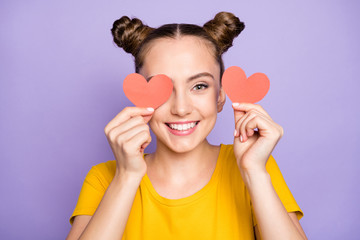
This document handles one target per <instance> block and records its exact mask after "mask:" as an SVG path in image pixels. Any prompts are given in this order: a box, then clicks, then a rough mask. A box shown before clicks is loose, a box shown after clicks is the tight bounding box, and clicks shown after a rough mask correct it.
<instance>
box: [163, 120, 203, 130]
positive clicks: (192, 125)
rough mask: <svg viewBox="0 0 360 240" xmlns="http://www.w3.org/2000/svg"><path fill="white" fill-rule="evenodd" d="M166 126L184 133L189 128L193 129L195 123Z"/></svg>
mask: <svg viewBox="0 0 360 240" xmlns="http://www.w3.org/2000/svg"><path fill="white" fill-rule="evenodd" d="M168 125H169V127H170V128H172V129H175V130H179V131H186V130H189V129H190V128H193V127H195V125H196V123H195V122H192V123H186V124H168Z"/></svg>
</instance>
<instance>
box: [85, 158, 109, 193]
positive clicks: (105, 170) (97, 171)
mask: <svg viewBox="0 0 360 240" xmlns="http://www.w3.org/2000/svg"><path fill="white" fill-rule="evenodd" d="M115 170H116V161H115V160H111V161H107V162H102V163H99V164H97V165H94V166H92V167H91V169H90V170H89V172H88V174H87V175H86V178H85V181H87V182H89V183H91V182H98V183H100V184H101V185H102V186H103V187H104V188H105V189H106V188H107V186H108V185H109V184H110V182H111V181H112V179H113V178H114V175H115Z"/></svg>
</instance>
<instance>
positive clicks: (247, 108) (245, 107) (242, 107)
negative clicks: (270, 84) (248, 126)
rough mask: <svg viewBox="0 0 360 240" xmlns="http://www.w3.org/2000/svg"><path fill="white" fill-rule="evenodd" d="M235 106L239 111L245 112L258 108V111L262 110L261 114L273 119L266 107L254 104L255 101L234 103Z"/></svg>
mask: <svg viewBox="0 0 360 240" xmlns="http://www.w3.org/2000/svg"><path fill="white" fill-rule="evenodd" d="M233 108H234V110H238V111H244V112H249V111H251V110H252V109H253V110H256V111H258V112H260V113H261V114H263V115H265V116H266V117H268V118H269V119H271V120H272V118H271V117H270V115H269V114H268V113H267V112H266V111H265V109H264V108H263V107H262V106H261V105H259V104H253V103H233Z"/></svg>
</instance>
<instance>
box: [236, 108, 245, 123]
mask: <svg viewBox="0 0 360 240" xmlns="http://www.w3.org/2000/svg"><path fill="white" fill-rule="evenodd" d="M245 113H246V112H245V111H241V110H237V109H235V108H234V122H235V125H236V123H237V122H238V121H239V119H240V118H241V117H243V116H244V115H245Z"/></svg>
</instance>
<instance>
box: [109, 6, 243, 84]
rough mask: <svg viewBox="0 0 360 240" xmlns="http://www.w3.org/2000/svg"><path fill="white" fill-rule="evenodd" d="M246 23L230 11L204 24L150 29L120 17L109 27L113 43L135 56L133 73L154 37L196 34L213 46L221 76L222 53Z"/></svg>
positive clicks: (137, 20)
mask: <svg viewBox="0 0 360 240" xmlns="http://www.w3.org/2000/svg"><path fill="white" fill-rule="evenodd" d="M244 28H245V25H244V23H243V22H241V21H240V19H239V18H238V17H236V16H235V15H234V14H232V13H229V12H219V13H218V14H216V16H215V18H214V19H212V20H210V21H208V22H207V23H205V24H204V26H203V27H200V26H198V25H194V24H184V23H182V24H175V23H174V24H165V25H162V26H161V27H159V28H151V27H149V26H147V25H145V24H143V23H142V21H141V20H139V19H137V18H133V19H130V18H129V17H127V16H123V17H121V18H120V19H118V20H116V21H115V22H114V24H113V27H112V29H111V33H112V35H113V37H114V42H115V43H116V44H117V45H118V46H119V47H121V48H123V49H124V50H125V52H127V53H131V54H132V55H133V56H134V57H135V72H137V73H138V72H139V70H140V68H141V67H142V65H143V63H144V57H145V55H146V53H147V51H148V50H149V49H150V47H151V44H150V43H152V42H153V41H154V40H156V39H160V38H173V39H176V38H179V37H181V36H196V37H199V38H201V39H203V40H205V42H206V43H208V45H209V46H211V47H212V49H213V51H212V53H213V56H214V57H215V59H216V60H217V62H218V63H219V65H220V79H221V76H222V74H223V72H224V63H223V60H222V54H223V53H224V52H226V51H227V50H228V49H229V48H230V47H231V46H232V42H233V40H234V38H236V37H237V36H238V35H239V34H240V33H241V31H242V30H244Z"/></svg>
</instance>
